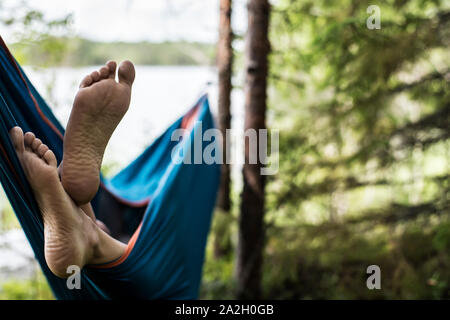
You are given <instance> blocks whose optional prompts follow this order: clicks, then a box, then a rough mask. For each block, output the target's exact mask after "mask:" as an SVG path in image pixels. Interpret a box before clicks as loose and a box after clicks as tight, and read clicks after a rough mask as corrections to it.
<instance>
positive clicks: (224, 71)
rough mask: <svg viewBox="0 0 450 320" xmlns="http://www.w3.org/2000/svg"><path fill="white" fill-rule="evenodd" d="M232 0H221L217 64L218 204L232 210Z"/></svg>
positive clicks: (221, 207)
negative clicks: (220, 141)
mask: <svg viewBox="0 0 450 320" xmlns="http://www.w3.org/2000/svg"><path fill="white" fill-rule="evenodd" d="M231 2H232V0H220V23H219V44H218V48H217V66H218V71H219V129H220V131H221V132H222V137H223V147H224V148H223V165H222V175H221V184H220V189H219V195H218V199H217V206H218V207H219V208H220V209H222V210H223V211H226V212H228V211H230V207H231V201H230V166H229V164H227V163H226V156H227V154H228V151H229V150H227V148H226V146H227V142H228V143H229V141H227V139H226V129H230V127H231V112H230V105H231V88H232V86H231V75H232V64H233V49H232V46H231V42H232V39H233V33H232V30H231Z"/></svg>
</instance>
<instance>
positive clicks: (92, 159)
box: [60, 61, 135, 205]
mask: <svg viewBox="0 0 450 320" xmlns="http://www.w3.org/2000/svg"><path fill="white" fill-rule="evenodd" d="M115 74H116V63H115V62H114V61H109V62H107V64H106V65H105V66H103V67H102V68H101V69H100V70H99V71H94V72H92V73H91V74H90V75H87V76H86V77H85V78H84V79H83V81H82V82H81V84H80V90H79V91H78V93H77V95H76V97H75V101H74V103H73V108H72V112H71V114H70V118H69V122H68V124H67V129H66V134H65V136H64V156H63V162H62V165H61V168H60V173H61V181H62V184H63V186H64V189H65V190H66V192H67V193H68V194H69V195H70V196H71V197H72V199H73V200H74V201H75V203H76V204H78V205H83V204H86V203H88V202H90V201H91V200H92V198H93V197H94V196H95V194H96V193H97V190H98V187H99V184H100V167H101V164H102V160H103V153H104V152H105V148H106V145H107V143H108V141H109V139H110V138H111V135H112V133H113V132H114V130H115V128H116V127H117V125H118V124H119V122H120V120H121V119H122V117H123V116H124V115H125V113H126V111H127V110H128V106H129V104H130V97H131V86H132V84H133V81H134V75H135V71H134V66H133V64H132V63H131V62H130V61H124V62H122V63H121V64H120V66H119V72H118V78H119V82H116V81H115Z"/></svg>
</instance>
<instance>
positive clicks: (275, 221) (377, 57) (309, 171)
mask: <svg viewBox="0 0 450 320" xmlns="http://www.w3.org/2000/svg"><path fill="white" fill-rule="evenodd" d="M371 4H377V5H379V7H380V10H381V29H380V30H369V29H368V28H367V27H366V19H367V18H368V17H369V14H368V13H367V12H366V9H367V7H368V6H369V5H371ZM270 38H271V45H272V54H271V58H270V62H271V66H270V84H271V88H270V91H269V102H270V110H269V112H270V113H269V119H271V121H270V123H269V124H270V126H271V127H272V128H277V129H280V150H279V154H280V170H279V173H278V174H277V175H276V176H272V177H269V184H268V186H267V188H266V190H267V196H266V208H267V212H266V222H267V233H266V234H267V240H266V248H265V262H264V270H263V277H262V278H263V289H264V297H266V298H277V299H278V298H285V299H286V298H287V299H297V298H299V299H449V298H450V272H449V270H450V268H449V263H450V246H449V230H450V225H449V222H448V221H449V217H450V203H449V199H450V192H449V181H450V179H449V174H450V163H449V159H450V153H449V152H450V149H449V147H450V141H449V136H450V135H449V130H448V128H449V127H450V90H449V80H450V52H449V51H448V45H449V43H450V3H449V2H448V1H439V0H436V1H424V0H404V1H398V0H385V1H378V2H377V3H373V2H371V1H351V0H343V1H330V0H282V1H279V2H277V5H276V6H274V7H273V12H272V16H271V29H270ZM223 263H224V262H223ZM208 264H211V265H220V262H218V261H211V260H207V265H208ZM372 264H376V265H379V266H380V268H381V277H382V279H381V283H382V289H381V290H368V289H367V287H366V279H367V277H368V275H367V274H366V268H367V267H368V266H369V265H372ZM208 271H209V272H213V271H212V270H211V267H210V266H209V267H206V269H205V272H208ZM207 279H208V277H207ZM227 281H232V278H230V279H228V280H223V279H222V280H221V282H220V283H221V284H225V283H227ZM205 288H208V287H207V286H206V287H205ZM223 289H224V290H226V288H225V287H224V288H223ZM205 296H208V295H207V294H205ZM213 296H214V295H213ZM214 297H216V298H220V295H215V296H214Z"/></svg>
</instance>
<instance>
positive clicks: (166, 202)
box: [0, 37, 220, 299]
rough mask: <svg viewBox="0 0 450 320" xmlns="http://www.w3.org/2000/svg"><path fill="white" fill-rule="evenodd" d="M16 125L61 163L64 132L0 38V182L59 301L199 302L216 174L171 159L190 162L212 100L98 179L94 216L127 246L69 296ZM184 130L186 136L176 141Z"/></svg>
mask: <svg viewBox="0 0 450 320" xmlns="http://www.w3.org/2000/svg"><path fill="white" fill-rule="evenodd" d="M152 108H157V106H152ZM156 112H157V110H156ZM200 121H201V122H200ZM200 123H201V125H200ZM16 125H18V126H20V127H22V128H23V130H24V131H25V132H26V131H32V132H34V133H35V134H36V136H37V137H39V138H40V139H41V140H42V141H43V142H44V143H45V144H47V145H48V146H49V147H50V148H51V149H52V150H53V151H54V153H55V155H56V157H57V159H58V162H60V161H61V159H62V150H63V148H62V146H63V140H62V138H63V136H64V129H63V127H62V126H61V125H60V124H59V123H58V121H57V120H56V118H55V116H54V115H53V114H52V112H51V110H50V108H49V107H48V106H47V104H46V103H45V102H44V100H43V99H42V98H41V96H40V95H39V93H38V92H37V91H36V90H35V88H34V87H33V86H32V84H31V83H30V81H29V80H28V78H27V77H26V75H25V74H24V72H23V70H22V69H21V67H20V66H19V65H18V64H17V62H16V61H15V60H14V58H13V57H12V55H11V53H10V52H9V51H8V49H7V47H6V45H5V43H4V42H3V40H2V39H1V37H0V155H1V156H0V181H1V183H2V186H3V188H4V190H5V193H6V195H7V196H8V199H9V201H10V202H11V204H12V207H13V209H14V211H15V213H16V215H17V218H18V220H19V222H20V224H21V226H22V228H23V230H24V232H25V234H26V236H27V239H28V241H29V242H30V244H31V247H32V249H33V251H34V253H35V256H36V259H37V260H38V261H39V263H40V266H41V268H42V270H43V272H44V274H45V276H46V278H47V280H48V282H49V284H50V286H51V288H52V290H53V293H54V295H55V297H56V298H58V299H113V298H138V299H195V298H196V297H197V294H198V289H199V284H200V280H201V272H202V265H203V259H204V251H205V245H206V238H207V234H208V231H209V227H210V221H211V215H212V211H213V207H214V202H215V198H216V193H217V189H218V185H219V177H220V167H219V165H217V164H212V165H208V164H205V163H202V164H184V162H182V163H179V161H178V162H175V161H172V153H173V150H175V151H176V152H175V153H174V154H175V155H176V154H178V155H179V156H180V157H181V158H180V159H186V158H187V157H192V155H191V154H190V152H189V150H192V148H193V145H194V138H195V136H198V135H200V134H201V131H202V128H203V130H207V129H209V128H213V127H214V122H213V118H212V115H211V113H210V109H209V104H208V99H207V97H206V96H203V97H201V98H200V100H199V101H198V102H197V104H196V105H195V106H194V107H193V108H192V109H191V110H190V111H189V112H188V113H187V114H186V115H185V116H184V117H181V118H180V119H178V120H177V121H176V122H175V123H173V124H172V125H171V126H170V127H169V128H168V129H167V131H166V132H164V133H163V134H162V135H161V136H160V137H159V138H157V139H156V140H155V141H154V142H153V144H151V145H150V147H148V148H147V149H146V150H145V151H144V152H143V154H142V155H141V156H139V157H138V158H137V159H136V160H134V161H133V162H132V163H131V164H130V165H129V166H128V167H126V168H125V169H124V170H122V171H121V172H120V173H119V174H117V175H116V176H115V177H114V178H112V179H110V180H107V179H104V178H103V177H102V183H101V186H100V188H99V191H98V193H97V195H96V197H95V198H94V200H93V201H92V205H93V207H94V211H95V214H96V216H97V218H98V219H100V220H102V221H103V222H104V223H105V224H106V225H107V226H108V227H109V228H110V230H111V233H112V235H113V236H114V237H116V238H122V239H128V240H129V241H128V245H127V249H126V251H125V253H124V254H123V256H122V257H120V258H119V259H117V260H115V261H113V262H111V263H107V264H104V265H93V266H87V267H85V268H83V269H82V271H81V289H72V290H70V289H68V286H67V284H66V282H67V281H66V280H65V279H61V278H58V277H56V276H54V275H53V274H52V273H51V271H50V270H49V269H48V267H47V264H46V262H45V258H44V237H43V223H42V218H41V214H40V212H39V209H38V206H37V203H36V201H35V199H34V196H33V193H32V190H31V188H30V186H29V184H28V182H27V179H26V178H25V175H24V172H23V170H22V167H21V165H20V163H19V161H18V159H17V156H16V153H15V151H14V148H13V146H12V143H11V141H10V139H9V135H8V132H9V130H10V129H11V128H12V127H14V126H16ZM179 128H184V129H186V132H187V133H186V134H185V135H184V136H183V137H182V138H181V139H180V141H172V139H171V136H172V133H173V132H174V130H176V129H179ZM203 147H204V146H203V142H202V148H203ZM202 150H203V149H202ZM183 157H184V158H183ZM185 162H186V161H185ZM191 163H194V162H191Z"/></svg>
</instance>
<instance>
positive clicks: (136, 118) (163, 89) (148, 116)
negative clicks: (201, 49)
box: [0, 66, 244, 280]
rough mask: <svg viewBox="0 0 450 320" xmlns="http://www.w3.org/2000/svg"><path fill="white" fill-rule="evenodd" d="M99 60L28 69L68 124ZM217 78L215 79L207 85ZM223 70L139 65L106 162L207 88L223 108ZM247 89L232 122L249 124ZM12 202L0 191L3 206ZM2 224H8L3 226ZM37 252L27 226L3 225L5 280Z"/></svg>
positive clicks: (23, 271) (1, 272)
mask: <svg viewBox="0 0 450 320" xmlns="http://www.w3.org/2000/svg"><path fill="white" fill-rule="evenodd" d="M98 68H99V66H92V67H84V68H49V69H35V68H31V67H25V68H24V70H25V72H26V73H27V75H28V77H29V78H30V80H31V82H32V83H33V84H34V86H35V87H36V88H37V90H38V91H39V92H40V93H41V95H42V96H43V97H44V99H45V100H46V101H47V102H48V104H49V105H50V106H51V107H52V109H53V111H54V113H55V115H56V117H57V118H58V120H59V121H60V122H61V123H62V124H63V126H66V124H67V120H68V118H69V115H70V110H71V107H72V101H73V98H74V97H75V94H76V92H77V90H78V84H79V82H80V80H81V79H82V78H83V77H84V76H85V75H86V74H88V73H90V72H91V71H93V70H95V69H98ZM207 83H212V85H207ZM216 83H217V73H216V70H215V69H214V68H210V67H198V66H193V67H185V66H183V67H180V66H136V80H135V83H134V85H133V91H132V97H131V104H130V108H129V111H128V112H127V114H126V115H125V117H124V118H123V120H122V122H121V123H120V124H119V126H118V127H117V129H116V131H115V133H114V134H113V136H112V138H111V140H110V143H109V145H108V147H107V149H106V152H105V159H104V163H106V164H114V165H115V166H114V171H116V172H117V171H118V170H120V169H121V168H123V167H125V166H126V165H127V164H128V163H130V162H131V161H132V160H133V159H135V158H136V157H137V156H138V155H139V154H140V153H141V152H142V151H143V150H144V149H145V148H146V147H147V146H148V145H149V144H150V143H151V142H152V141H153V139H154V138H156V137H157V136H158V135H159V134H161V133H162V132H163V131H164V130H165V129H166V128H167V127H168V126H169V125H170V124H171V123H172V122H173V121H175V120H176V119H178V118H179V117H180V116H182V115H183V114H184V113H185V112H186V111H187V110H188V109H189V108H190V107H191V106H192V105H193V104H194V103H195V102H196V100H197V99H198V98H199V97H200V95H201V94H202V93H204V92H207V93H208V94H209V98H210V104H211V110H212V112H213V114H217V85H216ZM243 106H244V103H243V94H242V91H241V90H239V89H236V90H234V91H233V95H232V113H233V118H232V126H233V127H234V128H239V129H240V128H243V114H244V112H243V110H244V108H243ZM232 170H233V173H232V174H233V177H234V178H235V181H237V182H238V183H235V184H234V186H235V187H239V182H240V180H241V179H240V178H239V177H240V171H241V167H240V166H238V165H235V166H233V169H232ZM6 205H8V204H7V203H6V200H5V198H4V196H2V194H0V210H2V207H4V206H6ZM0 230H2V229H1V228H0ZM30 260H31V261H33V253H32V251H31V249H30V247H29V244H28V242H27V240H26V238H25V236H24V234H23V232H22V231H21V230H11V231H7V232H3V233H1V231H0V280H4V279H7V278H10V277H26V276H28V275H31V274H33V270H34V269H35V268H36V264H35V263H30Z"/></svg>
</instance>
